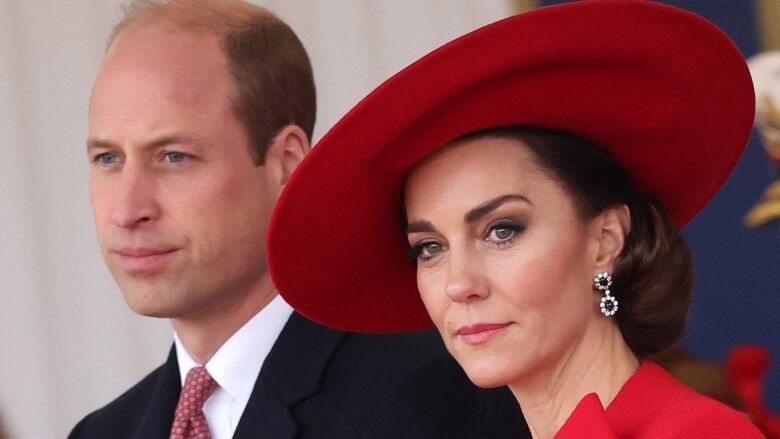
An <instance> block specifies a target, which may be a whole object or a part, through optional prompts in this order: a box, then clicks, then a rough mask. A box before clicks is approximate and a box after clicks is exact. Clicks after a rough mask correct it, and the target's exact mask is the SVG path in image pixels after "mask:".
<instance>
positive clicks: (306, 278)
mask: <svg viewBox="0 0 780 439" xmlns="http://www.w3.org/2000/svg"><path fill="white" fill-rule="evenodd" d="M753 112H754V97H753V86H752V83H751V80H750V75H749V72H748V69H747V66H746V64H745V61H744V58H743V56H742V55H741V53H740V52H739V50H738V49H737V48H736V47H735V46H734V44H733V43H732V42H731V40H730V39H729V38H728V37H727V36H726V35H725V34H724V33H723V32H722V31H721V30H719V29H718V28H717V27H716V26H714V25H713V24H711V23H710V22H708V21H706V20H705V19H703V18H701V17H699V16H697V15H694V14H692V13H690V12H687V11H684V10H681V9H677V8H674V7H670V6H666V5H662V4H658V3H654V2H644V1H625V0H623V1H621V0H603V1H600V0H593V1H583V2H577V3H569V4H564V5H558V6H550V7H545V8H541V9H536V10H533V11H530V12H527V13H524V14H520V15H517V16H513V17H510V18H507V19H504V20H501V21H498V22H496V23H493V24H490V25H487V26H485V27H482V28H480V29H478V30H476V31H473V32H471V33H469V34H467V35H465V36H463V37H460V38H458V39H456V40H454V41H452V42H450V43H448V44H446V45H444V46H442V47H440V48H438V49H437V50H435V51H433V52H431V53H430V54H428V55H426V56H425V57H423V58H421V59H420V60H418V61H417V62H415V63H413V64H412V65H410V66H409V67H407V68H406V69H404V70H402V71H401V72H400V73H398V74H396V75H395V76H393V77H392V78H390V79H389V80H387V81H386V82H384V83H383V84H382V85H380V86H379V87H378V88H377V89H375V90H374V91H373V92H372V93H371V94H369V95H368V96H367V97H366V98H365V99H363V100H362V101H361V102H360V103H359V104H358V105H357V106H355V108H353V109H352V110H351V111H350V112H349V113H348V114H347V115H346V116H344V117H343V118H342V119H341V120H340V121H339V122H338V123H337V124H336V125H335V126H334V127H333V128H332V129H331V130H330V131H329V132H328V133H327V134H326V135H325V137H323V139H322V140H321V141H320V142H319V144H318V145H317V146H316V147H315V148H314V149H313V150H312V152H311V153H310V154H309V155H308V156H307V157H306V158H305V159H304V160H303V162H302V163H301V165H300V167H299V168H298V170H296V172H295V173H294V175H293V176H292V177H291V178H290V180H289V182H288V183H287V186H286V188H285V189H284V191H283V193H282V195H281V197H280V199H279V201H278V204H277V206H276V209H275V211H274V214H273V215H272V218H271V222H270V226H269V230H268V240H267V243H268V253H267V255H268V263H269V269H270V272H271V276H272V279H273V282H274V284H275V285H276V287H277V289H278V290H279V292H280V294H281V295H282V296H283V297H284V298H285V300H287V302H288V303H290V305H292V306H293V307H294V308H296V309H297V310H298V311H300V312H301V313H302V314H304V315H305V316H307V317H309V318H311V319H313V320H315V321H318V322H321V323H324V324H326V325H329V326H333V327H337V328H342V329H347V330H355V331H367V332H392V331H402V330H414V329H422V328H427V327H430V326H432V323H431V321H430V319H429V317H428V314H427V313H426V311H425V308H424V307H423V304H422V301H421V300H420V298H419V294H418V292H417V285H416V273H415V266H414V264H413V262H412V261H411V260H410V258H409V257H408V256H407V253H406V237H405V234H404V231H403V224H402V204H401V203H402V201H401V194H402V188H403V184H404V178H405V176H406V174H407V172H408V171H409V170H410V169H411V168H412V167H413V166H414V164H415V163H417V162H418V161H419V160H420V159H421V158H422V157H424V156H426V155H428V154H429V153H430V152H431V151H433V150H435V149H436V148H438V147H439V146H441V145H443V144H445V143H447V142H448V141H450V140H453V139H455V138H457V137H459V136H461V135H463V134H465V133H468V132H472V131H475V130H480V129H484V128H489V127H495V126H505V125H527V126H529V125H530V126H540V127H547V128H556V129H560V130H564V131H568V132H571V133H576V134H578V135H580V136H583V137H585V138H588V139H590V140H591V141H594V142H595V143H596V144H598V145H601V146H603V147H604V148H606V149H607V150H609V151H610V152H611V153H612V155H613V156H614V157H615V158H616V159H617V160H618V161H619V162H620V163H621V164H622V165H623V166H624V167H625V168H626V169H628V171H629V172H630V174H631V175H632V177H633V179H634V180H635V182H636V183H637V184H638V185H639V186H640V187H641V188H643V189H644V190H645V191H647V192H649V193H651V194H653V195H654V196H656V197H657V198H658V199H659V200H660V201H661V202H662V203H663V205H664V206H665V208H666V209H667V211H668V213H669V215H670V216H671V218H672V220H673V221H674V223H675V224H676V226H677V227H678V228H681V227H682V226H683V225H685V224H686V223H687V222H688V221H689V220H690V219H691V218H693V217H694V216H695V215H696V214H697V213H698V212H699V211H700V210H701V209H702V208H703V207H704V206H705V204H706V203H707V202H708V201H709V200H710V198H712V196H713V195H714V194H715V193H716V192H717V191H718V189H719V188H720V186H721V185H722V184H723V182H724V181H725V180H726V178H727V177H728V175H729V174H730V172H731V171H732V169H733V168H734V166H735V164H736V163H737V161H738V159H739V157H740V155H741V153H742V151H743V149H744V147H745V145H746V143H747V140H748V138H749V135H750V131H751V125H752V122H753Z"/></svg>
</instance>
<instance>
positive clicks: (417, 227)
mask: <svg viewBox="0 0 780 439" xmlns="http://www.w3.org/2000/svg"><path fill="white" fill-rule="evenodd" d="M435 230H436V229H435V228H434V227H433V224H431V223H430V222H429V221H415V222H413V223H409V224H407V225H406V233H423V232H433V231H435Z"/></svg>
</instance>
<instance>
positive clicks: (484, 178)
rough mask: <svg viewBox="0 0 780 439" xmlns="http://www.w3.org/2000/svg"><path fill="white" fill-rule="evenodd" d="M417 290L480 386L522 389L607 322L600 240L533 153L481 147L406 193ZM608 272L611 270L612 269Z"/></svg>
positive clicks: (420, 174) (429, 172)
mask: <svg viewBox="0 0 780 439" xmlns="http://www.w3.org/2000/svg"><path fill="white" fill-rule="evenodd" d="M405 199H406V214H407V218H408V229H407V236H408V239H409V244H410V246H411V247H412V249H413V250H414V252H415V254H416V255H417V285H418V287H419V290H420V295H421V297H422V300H423V302H424V303H425V306H426V308H427V310H428V313H429V314H430V316H431V318H432V319H433V322H434V323H435V324H436V326H437V328H438V329H439V332H440V333H441V336H442V338H443V339H444V343H445V344H446V345H447V348H448V350H449V351H450V353H451V354H452V355H453V356H454V357H455V359H456V360H457V361H458V362H459V363H460V365H461V366H462V367H463V368H464V370H465V371H466V373H467V374H468V375H469V377H470V378H471V380H472V381H473V382H474V383H476V384H477V385H480V386H483V387H493V386H498V385H504V384H508V383H510V384H511V383H512V382H515V381H517V380H522V379H523V377H524V376H527V375H528V374H530V373H534V372H535V371H539V370H543V368H544V367H545V366H550V365H551V364H552V362H554V361H556V360H558V359H560V358H562V357H564V356H565V355H566V354H567V353H570V352H573V349H576V346H577V344H578V343H579V341H580V339H581V338H582V337H583V334H584V333H585V332H586V331H585V328H586V327H587V326H588V325H589V324H591V323H592V322H593V321H595V320H596V319H599V318H600V319H604V317H603V316H602V315H601V314H600V313H599V310H598V301H599V296H598V295H597V294H595V293H594V292H593V289H592V280H593V277H594V275H595V274H596V272H597V271H598V270H601V269H604V268H605V267H603V266H600V265H599V264H601V262H599V261H598V259H599V256H598V255H599V251H600V250H599V246H600V241H599V239H600V238H599V234H598V233H594V232H593V225H592V223H593V221H595V220H591V221H588V222H583V220H581V219H580V218H579V217H578V216H577V215H576V212H575V208H574V205H573V200H572V198H571V196H570V195H569V194H568V193H567V192H566V191H565V189H564V188H563V187H562V186H561V184H560V183H559V182H558V181H556V180H555V179H554V178H553V177H551V176H550V175H549V174H548V171H546V170H543V169H542V168H541V167H540V166H539V165H538V164H537V163H536V160H535V158H534V157H533V156H532V153H531V152H530V151H529V150H528V149H527V147H526V146H525V145H523V144H522V143H520V142H518V141H515V140H510V139H501V138H492V137H485V138H477V139H472V140H466V141H461V142H459V143H456V144H454V145H450V146H447V147H444V148H442V149H441V150H439V151H438V152H437V153H435V154H434V155H433V156H431V157H429V158H427V159H426V160H424V161H423V162H421V163H420V164H418V165H417V166H416V167H415V168H414V170H413V171H412V173H411V174H410V176H409V178H408V180H407V184H406V189H405ZM602 265H603V264H602Z"/></svg>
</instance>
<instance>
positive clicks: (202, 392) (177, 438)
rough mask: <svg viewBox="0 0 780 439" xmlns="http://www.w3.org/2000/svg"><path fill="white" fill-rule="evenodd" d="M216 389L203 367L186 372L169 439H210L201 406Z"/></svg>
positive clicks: (215, 384)
mask: <svg viewBox="0 0 780 439" xmlns="http://www.w3.org/2000/svg"><path fill="white" fill-rule="evenodd" d="M218 387H219V384H217V382H216V381H214V379H213V378H211V375H209V373H208V371H207V370H206V368H205V367H200V366H199V367H193V368H192V369H190V371H189V372H187V378H186V379H185V380H184V387H183V388H182V389H181V395H179V403H178V404H177V405H176V414H175V415H174V417H173V427H172V428H171V437H170V439H195V438H197V439H211V433H210V432H209V425H208V424H207V423H206V417H205V416H204V415H203V404H204V403H205V402H206V400H207V399H209V396H211V394H212V393H214V391H215V390H217V388H218Z"/></svg>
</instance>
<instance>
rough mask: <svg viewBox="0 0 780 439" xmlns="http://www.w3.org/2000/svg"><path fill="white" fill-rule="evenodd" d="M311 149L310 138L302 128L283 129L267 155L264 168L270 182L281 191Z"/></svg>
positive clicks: (291, 126) (274, 139)
mask: <svg viewBox="0 0 780 439" xmlns="http://www.w3.org/2000/svg"><path fill="white" fill-rule="evenodd" d="M309 149H311V146H310V144H309V137H308V136H307V135H306V133H305V132H304V131H303V129H301V127H299V126H298V125H287V126H285V127H284V128H282V129H281V130H280V131H279V133H278V134H277V135H276V137H274V138H273V140H272V141H271V144H270V145H268V149H267V150H266V153H265V164H264V166H265V167H266V172H267V174H268V178H269V182H270V183H271V184H272V185H273V186H274V187H276V188H278V190H279V191H281V189H282V188H283V187H284V185H285V184H286V183H287V180H289V179H290V176H291V175H292V173H293V171H295V168H297V167H298V164H300V163H301V160H303V157H304V156H305V155H306V154H307V153H308V152H309Z"/></svg>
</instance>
